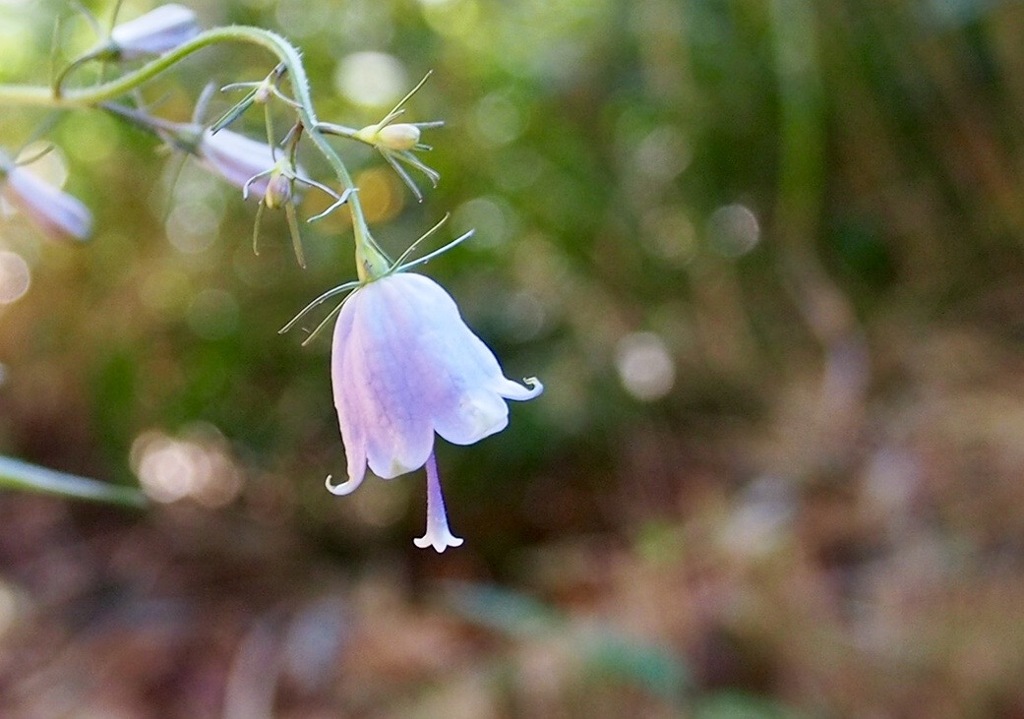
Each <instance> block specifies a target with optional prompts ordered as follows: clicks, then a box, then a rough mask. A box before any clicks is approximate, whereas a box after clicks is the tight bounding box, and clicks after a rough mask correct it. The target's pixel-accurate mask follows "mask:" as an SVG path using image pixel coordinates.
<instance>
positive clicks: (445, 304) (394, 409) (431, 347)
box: [327, 272, 543, 552]
mask: <svg viewBox="0 0 1024 719" xmlns="http://www.w3.org/2000/svg"><path fill="white" fill-rule="evenodd" d="M331 380H332V384H333V388H334V403H335V407H336V409H337V411H338V423H339V425H340V427H341V437H342V441H343V442H344V445H345V453H346V455H347V460H348V481H346V482H344V483H342V484H339V485H333V484H331V483H330V478H328V483H327V486H328V488H329V489H330V490H331V491H332V492H333V493H334V494H339V495H342V494H348V493H350V492H352V491H353V490H355V489H356V487H358V486H359V484H360V483H361V482H362V481H363V477H364V476H365V474H366V468H367V466H369V468H370V469H371V470H372V471H373V472H374V473H375V474H377V475H378V476H380V477H382V478H384V479H390V478H392V477H396V476H398V475H400V474H405V473H406V472H411V471H413V470H416V469H419V468H420V467H423V466H424V465H426V468H427V529H426V533H425V534H424V535H423V536H422V537H419V538H418V539H416V540H415V543H416V546H418V547H427V546H432V547H434V549H436V550H437V551H438V552H442V551H444V550H445V548H447V547H457V546H459V545H460V544H462V539H460V538H459V537H456V536H454V535H453V534H452V533H451V531H450V529H449V527H448V520H447V515H446V512H445V507H444V499H443V496H442V494H441V485H440V481H439V479H438V476H437V466H436V462H435V460H434V434H435V433H436V434H438V435H440V436H441V437H443V438H444V439H446V440H448V441H449V442H452V443H454V444H460V445H468V444H473V443H475V442H478V441H480V440H481V439H483V438H484V437H487V436H489V435H492V434H494V433H496V432H500V431H501V430H503V429H504V428H505V427H506V426H507V424H508V406H507V405H506V403H505V400H508V399H514V400H528V399H532V398H534V397H536V396H537V395H539V394H540V393H541V391H542V390H543V387H542V386H541V384H540V382H538V381H537V380H536V379H532V378H531V379H528V380H525V381H526V382H527V384H528V385H529V386H528V387H524V386H523V385H520V384H517V383H516V382H513V381H511V380H509V379H507V378H506V377H505V376H504V374H503V373H502V370H501V367H500V366H499V364H498V360H497V359H496V358H495V356H494V354H493V353H492V352H491V350H490V349H489V348H488V347H487V345H485V344H484V343H483V342H482V341H481V340H480V339H479V338H478V337H477V336H476V335H475V334H473V332H472V330H470V329H469V327H467V326H466V324H465V322H464V321H463V320H462V317H461V315H460V314H459V310H458V307H457V306H456V305H455V301H454V300H453V299H452V298H451V296H450V295H449V294H448V293H447V292H446V291H445V290H444V289H443V288H442V287H441V286H440V285H438V284H437V283H436V282H434V281H433V280H431V279H429V278H427V277H425V276H423V275H419V274H415V273H412V272H395V273H392V274H387V275H384V276H383V277H380V278H378V279H374V280H372V281H369V282H366V283H365V284H363V285H361V286H360V287H359V288H358V289H356V290H355V291H354V292H353V294H352V295H350V296H349V298H348V300H347V301H346V302H345V304H344V306H343V307H342V309H341V313H340V314H339V315H338V320H337V323H336V324H335V328H334V341H333V345H332V352H331Z"/></svg>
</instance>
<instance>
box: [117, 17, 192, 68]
mask: <svg viewBox="0 0 1024 719" xmlns="http://www.w3.org/2000/svg"><path fill="white" fill-rule="evenodd" d="M199 31H200V27H199V21H198V20H197V19H196V14H195V13H194V12H193V11H192V10H191V9H190V8H187V7H185V6H183V5H177V4H170V5H161V6H160V7H158V8H156V9H154V10H150V11H149V12H148V13H146V14H145V15H141V16H139V17H137V18H135V19H134V20H130V21H128V22H124V23H121V24H119V25H117V26H115V27H114V29H113V30H111V32H110V42H111V43H112V44H113V45H114V48H113V49H114V51H115V52H117V56H118V57H119V58H120V59H122V60H133V59H135V58H138V57H143V56H145V55H159V54H160V53H163V52H167V51H168V50H173V49H174V48H176V47H178V46H179V45H181V44H182V43H184V42H187V41H189V40H191V39H192V38H194V37H195V36H196V35H198V34H199Z"/></svg>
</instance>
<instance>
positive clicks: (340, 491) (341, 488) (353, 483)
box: [324, 474, 363, 497]
mask: <svg viewBox="0 0 1024 719" xmlns="http://www.w3.org/2000/svg"><path fill="white" fill-rule="evenodd" d="M332 479H334V475H332V474H328V475H327V479H325V480H324V486H326V487H327V491H328V492H330V493H331V494H333V495H334V496H335V497H344V496H345V495H346V494H352V492H354V491H356V488H357V487H358V486H359V485H360V484H362V483H363V478H362V477H358V478H357V477H351V478H349V480H348V481H347V482H342V483H341V484H331V480H332Z"/></svg>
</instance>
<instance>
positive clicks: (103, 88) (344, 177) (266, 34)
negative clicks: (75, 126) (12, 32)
mask: <svg viewBox="0 0 1024 719" xmlns="http://www.w3.org/2000/svg"><path fill="white" fill-rule="evenodd" d="M221 42H244V43H249V44H252V45H258V46H260V47H262V48H264V49H266V50H268V51H269V52H271V53H273V54H274V55H275V56H276V57H277V58H278V60H279V61H280V62H281V63H283V64H284V65H285V66H286V67H287V68H288V75H289V77H290V78H291V84H292V89H293V92H294V95H295V97H294V99H295V102H296V108H295V109H296V112H297V113H298V115H299V120H300V121H301V123H302V125H303V127H304V128H305V131H306V133H307V135H308V136H309V139H310V140H311V141H312V142H313V144H314V145H316V148H317V150H319V151H320V153H321V154H322V155H323V156H324V157H325V158H326V160H327V162H328V164H329V165H330V166H331V169H332V170H333V171H334V173H335V175H336V176H337V178H338V181H339V183H341V186H342V190H346V189H355V183H354V182H353V180H352V176H351V174H349V171H348V168H347V167H345V163H344V162H342V160H341V158H340V157H339V156H338V154H337V153H336V152H335V151H334V149H333V148H332V147H331V146H330V144H329V143H328V142H327V139H326V138H325V137H324V135H323V133H321V132H320V130H319V129H318V128H319V125H320V121H319V120H318V119H317V116H316V111H315V110H314V108H313V100H312V97H311V95H310V85H309V78H308V76H307V75H306V69H305V67H304V66H303V64H302V58H301V57H300V55H299V51H298V50H297V49H296V48H295V47H294V46H293V45H292V44H291V43H289V42H288V41H287V40H285V39H284V38H283V37H281V36H280V35H278V34H276V33H274V32H271V31H269V30H264V29H262V28H256V27H248V26H243V25H232V26H228V27H219V28H213V29H210V30H207V31H205V32H203V33H201V34H200V35H197V36H196V37H194V38H193V39H192V40H189V41H188V42H186V43H183V44H181V45H179V46H178V47H177V48H175V49H174V50H171V51H169V52H167V53H165V54H163V55H161V56H160V57H158V58H156V59H154V60H151V61H150V62H148V63H146V64H145V65H143V66H142V67H140V68H138V69H137V70H135V71H133V72H130V73H128V74H126V75H123V76H121V77H119V78H117V79H114V80H111V81H109V82H104V83H100V84H99V85H95V86H93V87H84V88H74V89H69V90H63V89H62V88H60V87H56V88H51V87H45V86H27V85H4V84H0V105H38V106H42V107H50V108H55V109H67V108H75V107H92V106H96V105H99V104H100V103H103V102H106V101H109V100H113V99H115V98H118V97H121V96H123V95H125V94H127V93H128V92H130V91H132V90H134V89H135V88H137V87H139V86H141V85H142V84H143V83H145V82H148V81H149V80H151V79H153V78H154V77H156V76H157V75H159V74H161V73H163V72H164V71H166V70H168V69H170V68H171V67H173V66H174V65H176V64H177V63H179V62H181V61H182V60H184V59H185V58H187V57H188V56H189V55H192V54H193V53H195V52H197V51H199V50H201V49H203V48H205V47H208V46H210V45H215V44H217V43H221ZM348 204H349V207H350V208H351V210H352V224H353V226H354V228H355V238H356V262H357V267H359V268H360V270H359V272H360V277H361V278H363V279H365V277H364V276H363V274H362V273H363V272H365V271H369V274H370V278H371V279H372V277H373V276H375V271H376V268H377V266H378V265H379V264H380V260H379V259H378V258H385V259H386V255H385V254H384V252H383V251H382V250H381V248H380V247H379V246H378V245H377V243H376V241H374V239H373V237H372V236H371V235H370V230H369V227H368V226H367V224H366V217H365V215H364V213H363V207H362V204H361V203H360V201H359V195H358V193H352V194H351V195H350V196H349V200H348ZM386 264H387V263H386V262H384V265H385V266H386ZM364 268H365V269H364Z"/></svg>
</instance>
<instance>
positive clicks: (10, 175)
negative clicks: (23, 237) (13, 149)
mask: <svg viewBox="0 0 1024 719" xmlns="http://www.w3.org/2000/svg"><path fill="white" fill-rule="evenodd" d="M0 194H2V195H3V198H4V200H6V201H7V202H9V203H10V204H11V205H13V206H14V207H16V208H17V209H18V210H20V211H21V212H22V213H24V215H25V216H26V217H28V218H29V220H30V221H31V222H33V223H34V224H35V225H37V226H38V227H40V228H41V229H43V230H44V231H45V232H46V233H47V234H49V235H50V236H52V237H54V238H57V239H77V240H85V239H88V237H89V235H90V234H91V233H92V213H90V212H89V209H88V208H87V207H86V206H85V205H83V204H82V203H81V201H79V200H78V199H77V198H75V197H72V196H71V195H69V194H68V193H66V192H64V191H62V190H60V189H58V188H57V187H54V186H53V185H51V184H50V183H48V182H46V181H45V180H43V179H41V178H40V177H39V176H38V175H36V174H34V173H33V172H31V171H30V170H26V169H25V168H23V167H19V166H17V165H15V164H13V163H11V162H10V161H9V160H8V159H7V158H6V157H5V156H4V155H2V154H0Z"/></svg>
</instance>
